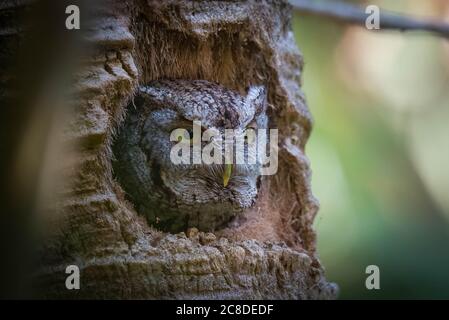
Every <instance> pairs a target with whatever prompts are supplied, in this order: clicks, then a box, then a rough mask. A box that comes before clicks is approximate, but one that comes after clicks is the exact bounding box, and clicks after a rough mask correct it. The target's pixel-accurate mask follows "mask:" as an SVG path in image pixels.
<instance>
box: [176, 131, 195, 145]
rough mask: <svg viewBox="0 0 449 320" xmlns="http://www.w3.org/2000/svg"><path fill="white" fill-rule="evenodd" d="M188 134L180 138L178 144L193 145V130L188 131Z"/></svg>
mask: <svg viewBox="0 0 449 320" xmlns="http://www.w3.org/2000/svg"><path fill="white" fill-rule="evenodd" d="M186 131H187V132H185V133H184V135H179V136H178V139H177V140H178V142H182V143H191V142H192V141H193V132H192V130H191V129H187V130H186Z"/></svg>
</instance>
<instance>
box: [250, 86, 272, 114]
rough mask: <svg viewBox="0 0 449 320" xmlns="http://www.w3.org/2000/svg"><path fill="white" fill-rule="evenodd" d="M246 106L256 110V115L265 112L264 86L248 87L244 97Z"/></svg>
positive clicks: (265, 95)
mask: <svg viewBox="0 0 449 320" xmlns="http://www.w3.org/2000/svg"><path fill="white" fill-rule="evenodd" d="M246 104H247V105H248V106H250V105H252V106H254V107H255V109H256V110H257V113H259V112H262V111H265V109H266V104H267V92H266V89H265V87H264V86H251V87H249V90H248V94H247V95H246Z"/></svg>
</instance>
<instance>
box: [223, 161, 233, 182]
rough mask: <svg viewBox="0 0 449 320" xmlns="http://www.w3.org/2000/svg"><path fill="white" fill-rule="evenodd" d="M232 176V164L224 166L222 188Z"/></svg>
mask: <svg viewBox="0 0 449 320" xmlns="http://www.w3.org/2000/svg"><path fill="white" fill-rule="evenodd" d="M231 174H232V163H231V164H225V170H224V173H223V186H224V187H225V188H226V186H227V185H228V183H229V179H230V178H231Z"/></svg>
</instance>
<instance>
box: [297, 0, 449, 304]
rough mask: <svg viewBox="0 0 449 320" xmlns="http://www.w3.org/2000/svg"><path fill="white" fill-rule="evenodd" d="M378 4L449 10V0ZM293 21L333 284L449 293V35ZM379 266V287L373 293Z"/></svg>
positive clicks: (347, 292)
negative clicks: (368, 282) (373, 273)
mask: <svg viewBox="0 0 449 320" xmlns="http://www.w3.org/2000/svg"><path fill="white" fill-rule="evenodd" d="M353 2H356V3H360V4H362V5H364V4H367V3H366V2H362V1H353ZM369 4H378V5H379V6H381V7H383V8H386V9H390V10H394V11H399V12H404V13H409V14H414V15H418V16H424V17H425V16H429V17H435V18H439V19H447V17H449V1H445V0H441V1H438V0H434V1H422V0H402V1H400V0H384V1H374V0H373V1H369ZM445 17H446V18H445ZM293 28H294V32H295V36H296V40H297V43H298V46H299V48H300V49H301V51H302V53H303V55H304V60H305V69H304V73H303V82H304V86H303V88H304V91H305V93H306V96H307V100H308V104H309V108H310V109H311V111H312V114H313V116H314V121H315V124H314V129H313V131H312V135H311V138H310V140H309V142H308V144H307V147H306V153H307V155H308V156H309V157H310V159H311V163H312V170H313V175H312V187H313V190H314V194H315V195H316V196H317V197H318V199H319V200H320V203H321V209H320V212H319V214H318V216H317V218H316V220H315V228H316V229H317V232H318V253H319V257H320V259H321V261H322V262H323V264H324V266H325V268H326V274H327V277H328V279H329V280H331V281H334V282H337V283H338V285H339V286H340V298H343V299H344V298H363V299H378V298H449V41H445V40H442V39H441V38H438V37H435V36H432V35H429V34H424V33H400V32H392V31H381V32H376V31H367V30H366V29H364V28H359V27H348V26H344V25H341V24H337V23H334V22H332V21H329V20H326V19H323V18H318V17H305V16H301V15H298V14H295V16H294V19H293ZM371 264H374V265H377V266H379V268H380V288H381V289H380V290H367V289H366V288H365V279H366V277H367V276H368V275H367V274H365V268H366V267H367V266H368V265H371Z"/></svg>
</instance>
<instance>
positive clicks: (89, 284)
mask: <svg viewBox="0 0 449 320" xmlns="http://www.w3.org/2000/svg"><path fill="white" fill-rule="evenodd" d="M83 14H84V16H87V14H86V12H83V7H81V17H83ZM290 16H291V8H290V6H289V5H288V4H286V3H285V2H284V1H268V0H266V1H242V2H239V1H238V2H236V1H229V2H228V1H226V2H223V1H210V0H203V1H192V2H191V1H163V2H162V1H143V0H142V1H139V0H136V1H113V0H110V1H105V2H104V3H103V4H102V5H98V6H96V7H89V23H88V24H87V23H86V24H84V25H83V24H82V25H81V28H82V30H83V28H84V30H83V31H84V32H85V34H84V36H85V39H84V40H85V41H87V43H89V44H90V45H91V48H93V49H94V50H88V51H86V52H88V53H86V54H84V56H83V61H82V66H81V67H79V68H78V69H77V72H76V73H75V77H74V79H75V80H74V83H73V85H72V86H71V89H72V90H73V91H74V92H72V99H71V100H70V107H71V108H72V109H71V110H73V111H74V113H73V116H72V118H71V119H70V123H69V125H68V126H66V127H65V129H64V141H65V142H66V143H67V144H71V145H76V146H77V147H76V149H75V150H71V152H70V154H69V155H68V156H67V159H68V160H67V161H64V165H65V167H64V168H63V171H62V172H64V177H65V184H64V187H63V188H59V189H58V195H59V196H60V197H59V201H58V203H57V205H55V206H54V207H53V210H54V214H53V215H51V216H50V218H48V217H47V220H48V221H50V222H51V228H49V229H50V231H49V232H48V233H49V234H47V236H46V239H45V241H44V245H43V248H42V250H41V251H40V252H41V260H42V267H41V268H40V270H39V272H38V275H37V277H38V280H39V284H40V285H41V286H42V288H43V295H44V296H45V297H48V298H144V299H154V298H156V299H158V298H162V299H165V298H169V299H180V298H187V299H198V298H200V299H201V298H211V299H329V298H335V296H336V291H337V290H336V286H335V285H334V284H331V283H328V282H327V281H326V280H325V278H324V275H323V269H322V266H321V265H320V262H319V260H318V259H317V256H316V249H315V233H314V231H313V229H312V222H313V219H314V217H315V214H316V212H317V210H318V203H317V200H316V199H315V198H314V197H313V195H312V193H311V187H310V168H309V162H308V159H307V157H306V156H305V154H304V146H305V143H306V141H307V139H308V136H309V134H310V130H311V126H312V122H311V121H312V120H311V115H310V112H309V110H308V108H307V106H306V102H305V99H304V95H303V93H302V91H301V88H300V83H301V79H300V77H301V72H302V66H303V60H302V56H301V54H300V52H299V50H298V49H297V47H296V45H295V43H294V37H293V33H292V30H291V25H290V18H291V17H290ZM82 21H83V20H82ZM160 78H182V79H205V80H209V81H215V82H218V83H220V84H222V85H224V86H225V87H228V88H231V89H235V90H237V91H240V92H242V91H245V88H246V87H248V86H249V85H252V84H264V85H265V86H266V87H267V89H268V102H269V105H270V110H269V118H270V126H271V127H275V128H278V129H279V170H278V173H277V174H276V175H274V176H267V177H265V178H264V179H263V181H262V184H261V186H260V196H259V198H258V201H257V204H256V206H255V207H254V208H253V209H251V210H249V211H248V212H247V213H246V216H247V219H246V221H245V222H243V223H242V224H241V225H239V226H235V227H228V228H226V229H224V230H220V231H216V232H214V233H203V232H197V231H196V230H189V231H188V232H186V233H183V232H182V233H180V234H170V233H163V232H161V231H158V230H155V229H153V228H151V227H150V226H148V224H147V222H146V221H145V220H144V219H143V218H142V217H141V216H139V215H138V214H137V213H136V211H135V210H134V208H133V206H132V204H131V203H128V202H127V201H126V200H125V197H124V195H123V192H122V191H121V190H122V189H121V187H120V185H118V183H117V182H116V180H115V179H114V177H113V172H112V169H111V160H112V158H113V155H112V151H111V144H112V142H113V140H114V134H115V133H116V132H117V130H118V129H119V128H120V125H121V123H122V121H123V118H124V115H125V114H126V110H127V108H128V107H129V106H131V107H132V97H133V95H134V93H135V90H136V88H137V86H138V85H141V84H145V83H148V82H149V81H151V80H154V79H160ZM48 221H47V222H46V223H47V224H49V223H50V222H48ZM68 265H77V266H79V268H80V270H81V277H80V280H81V289H80V290H67V289H66V287H65V279H66V276H67V274H66V273H65V269H66V267H67V266H68Z"/></svg>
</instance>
